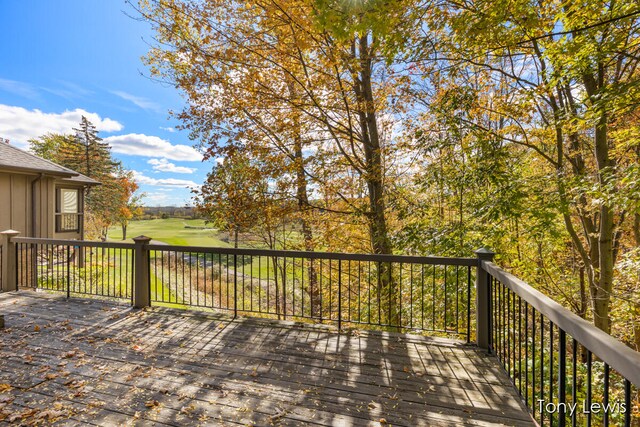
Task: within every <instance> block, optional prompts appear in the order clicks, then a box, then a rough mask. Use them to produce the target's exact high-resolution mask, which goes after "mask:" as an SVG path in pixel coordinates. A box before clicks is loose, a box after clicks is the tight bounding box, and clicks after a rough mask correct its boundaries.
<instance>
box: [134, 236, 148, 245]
mask: <svg viewBox="0 0 640 427" xmlns="http://www.w3.org/2000/svg"><path fill="white" fill-rule="evenodd" d="M133 241H134V242H136V243H149V242H150V241H151V237H148V236H144V235H140V236H138V237H134V238H133Z"/></svg>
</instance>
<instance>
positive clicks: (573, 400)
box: [571, 338, 578, 427]
mask: <svg viewBox="0 0 640 427" xmlns="http://www.w3.org/2000/svg"><path fill="white" fill-rule="evenodd" d="M572 348H573V355H572V357H571V363H572V364H573V366H571V403H572V404H573V405H577V403H578V398H577V396H578V392H577V390H576V388H577V384H578V382H577V379H576V377H577V370H578V341H576V339H575V338H574V339H573V346H572ZM577 413H578V409H577V406H576V410H574V411H573V414H571V427H576V425H577Z"/></svg>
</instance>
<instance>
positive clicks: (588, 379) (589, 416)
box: [585, 350, 592, 427]
mask: <svg viewBox="0 0 640 427" xmlns="http://www.w3.org/2000/svg"><path fill="white" fill-rule="evenodd" d="M591 360H592V357H591V351H590V350H587V404H586V405H585V406H586V407H587V426H588V427H590V426H591V403H592V402H591V399H592V394H591V392H592V386H591V380H592V372H591V371H592V364H591Z"/></svg>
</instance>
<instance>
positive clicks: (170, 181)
mask: <svg viewBox="0 0 640 427" xmlns="http://www.w3.org/2000/svg"><path fill="white" fill-rule="evenodd" d="M133 176H134V178H135V181H136V182H137V183H138V184H143V185H152V186H157V187H179V188H198V187H200V185H199V184H196V183H195V182H193V181H189V180H186V179H176V178H151V177H149V176H146V175H144V174H143V173H142V172H138V171H133Z"/></svg>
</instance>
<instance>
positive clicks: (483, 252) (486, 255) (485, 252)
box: [475, 247, 496, 261]
mask: <svg viewBox="0 0 640 427" xmlns="http://www.w3.org/2000/svg"><path fill="white" fill-rule="evenodd" d="M475 254H476V256H477V257H478V259H482V260H487V261H492V260H493V257H494V256H495V255H496V253H495V252H493V251H492V250H491V249H487V248H484V247H483V248H480V249H478V250H477V251H475Z"/></svg>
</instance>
